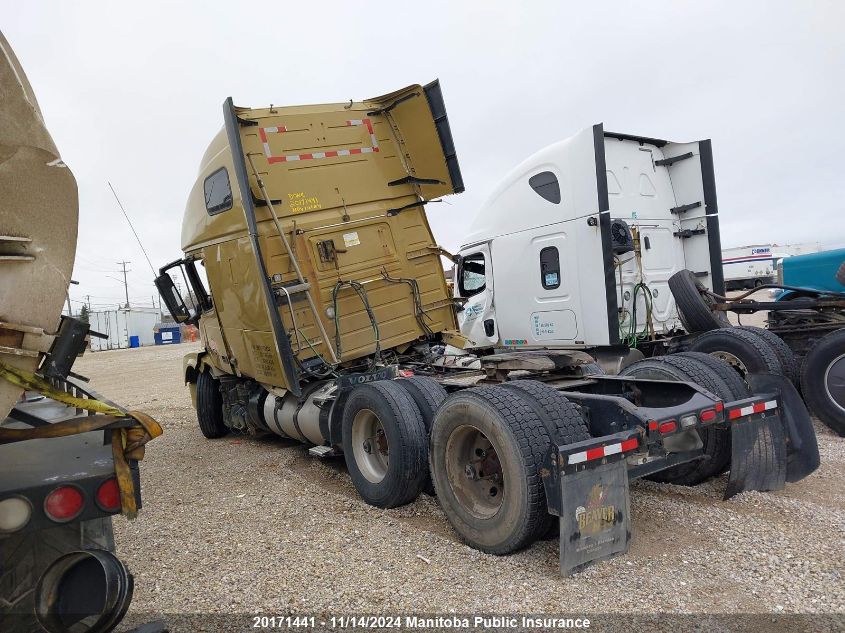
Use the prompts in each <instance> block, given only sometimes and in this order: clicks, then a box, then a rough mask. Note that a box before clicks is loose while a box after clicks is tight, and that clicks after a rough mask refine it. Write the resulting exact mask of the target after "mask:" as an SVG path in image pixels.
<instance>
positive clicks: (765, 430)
mask: <svg viewBox="0 0 845 633" xmlns="http://www.w3.org/2000/svg"><path fill="white" fill-rule="evenodd" d="M785 485H786V438H785V435H784V431H783V425H782V423H781V420H780V416H778V415H768V416H763V415H762V414H760V415H759V417H757V418H756V419H750V420H741V421H740V422H737V423H732V424H731V471H730V474H729V476H728V487H727V488H726V489H725V499H730V498H731V497H733V496H734V495H736V494H739V493H740V492H744V491H746V490H759V491H769V490H782V489H783V487H784V486H785Z"/></svg>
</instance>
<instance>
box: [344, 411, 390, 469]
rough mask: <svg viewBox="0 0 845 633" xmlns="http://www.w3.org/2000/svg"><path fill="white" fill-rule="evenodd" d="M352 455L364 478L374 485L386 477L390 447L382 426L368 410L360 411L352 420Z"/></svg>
mask: <svg viewBox="0 0 845 633" xmlns="http://www.w3.org/2000/svg"><path fill="white" fill-rule="evenodd" d="M352 455H353V456H354V457H355V464H356V465H357V466H358V470H360V471H361V474H362V475H364V478H365V479H366V480H367V481H369V482H371V483H374V484H377V483H379V482H381V481H382V480H383V479H384V478H385V476H386V475H387V468H388V466H389V465H390V447H389V445H388V442H387V435H386V434H385V432H384V426H383V425H382V423H381V420H379V419H378V416H377V415H376V414H375V413H374V412H372V411H371V410H370V409H361V410H360V411H359V412H358V413H356V414H355V418H354V419H353V420H352Z"/></svg>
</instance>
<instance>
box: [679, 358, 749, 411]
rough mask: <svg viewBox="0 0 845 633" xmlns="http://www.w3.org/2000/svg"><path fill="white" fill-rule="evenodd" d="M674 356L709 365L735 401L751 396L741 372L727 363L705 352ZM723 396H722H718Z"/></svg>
mask: <svg viewBox="0 0 845 633" xmlns="http://www.w3.org/2000/svg"><path fill="white" fill-rule="evenodd" d="M673 356H680V357H681V358H692V359H693V360H697V361H698V362H700V363H704V364H705V365H707V366H708V367H709V368H710V369H711V370H712V371H713V373H715V374H716V375H717V376H718V377H719V378H721V379H722V381H723V382H724V383H726V384H727V386H728V387H729V389H730V396H731V397H732V399H733V400H742V399H743V398H748V397H749V396H750V395H751V389H750V388H749V387H748V384H747V383H746V382H745V381H744V380H743V379H742V376H740V375H739V372H738V371H737V370H735V369H734V368H733V367H731V366H730V365H728V364H727V363H726V362H725V361H723V360H720V359H718V358H716V357H715V356H711V355H710V354H705V353H704V352H680V353H678V354H673ZM717 395H721V394H717Z"/></svg>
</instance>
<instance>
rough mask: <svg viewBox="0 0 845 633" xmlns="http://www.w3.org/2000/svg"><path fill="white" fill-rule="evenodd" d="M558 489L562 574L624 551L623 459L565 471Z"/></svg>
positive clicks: (626, 507) (625, 491)
mask: <svg viewBox="0 0 845 633" xmlns="http://www.w3.org/2000/svg"><path fill="white" fill-rule="evenodd" d="M560 488H561V490H560V491H561V501H562V503H561V514H560V573H561V575H562V576H569V575H571V574H574V573H576V572H578V571H581V570H582V569H583V568H584V567H586V566H587V565H588V564H590V563H593V562H596V561H600V560H604V559H607V558H610V557H612V556H617V555H619V554H624V553H626V552H627V551H628V544H629V541H630V539H631V519H630V514H631V512H630V499H629V493H628V470H627V467H626V465H625V461H624V460H617V461H614V462H612V463H605V464H598V465H596V466H593V467H590V468H587V469H586V470H581V471H578V472H568V473H566V474H564V475H563V476H562V477H561V481H560Z"/></svg>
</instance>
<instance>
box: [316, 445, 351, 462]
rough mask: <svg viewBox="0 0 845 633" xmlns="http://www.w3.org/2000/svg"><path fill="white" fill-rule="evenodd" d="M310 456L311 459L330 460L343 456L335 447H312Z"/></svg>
mask: <svg viewBox="0 0 845 633" xmlns="http://www.w3.org/2000/svg"><path fill="white" fill-rule="evenodd" d="M308 454H309V455H310V456H311V457H319V458H320V459H328V458H329V457H339V456H341V455H343V453H341V452H340V451H338V450H336V449H335V448H334V446H312V447H311V448H309V449H308Z"/></svg>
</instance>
